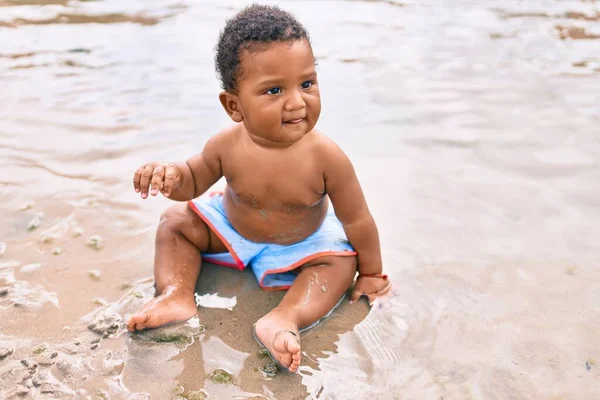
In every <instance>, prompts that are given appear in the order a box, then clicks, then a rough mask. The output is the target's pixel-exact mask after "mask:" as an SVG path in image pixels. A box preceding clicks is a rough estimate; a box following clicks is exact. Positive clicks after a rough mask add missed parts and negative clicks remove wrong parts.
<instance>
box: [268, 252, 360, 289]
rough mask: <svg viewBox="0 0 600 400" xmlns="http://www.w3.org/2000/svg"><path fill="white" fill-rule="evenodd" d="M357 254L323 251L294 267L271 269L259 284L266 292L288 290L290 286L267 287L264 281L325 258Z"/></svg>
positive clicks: (297, 263) (298, 262)
mask: <svg viewBox="0 0 600 400" xmlns="http://www.w3.org/2000/svg"><path fill="white" fill-rule="evenodd" d="M357 254H358V253H357V252H355V251H350V250H342V251H323V252H321V253H315V254H312V255H310V256H308V257H304V258H303V259H301V260H300V261H296V262H295V263H293V264H292V265H288V266H287V267H283V268H278V269H271V270H268V271H266V272H265V273H264V274H263V275H262V277H261V278H260V281H259V282H258V284H259V285H260V287H261V288H262V289H265V290H287V289H289V288H290V286H265V285H263V281H264V280H265V278H266V277H267V275H273V274H281V273H283V272H288V271H291V270H293V269H296V268H298V267H300V266H302V265H304V264H306V263H308V262H310V261H313V260H316V259H317V258H321V257H325V256H337V257H348V256H355V255H357Z"/></svg>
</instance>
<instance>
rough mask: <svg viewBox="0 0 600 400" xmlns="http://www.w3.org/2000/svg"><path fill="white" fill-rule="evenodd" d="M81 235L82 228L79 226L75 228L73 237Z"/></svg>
mask: <svg viewBox="0 0 600 400" xmlns="http://www.w3.org/2000/svg"><path fill="white" fill-rule="evenodd" d="M81 235H83V229H82V228H79V227H77V228H75V229H73V237H79V236H81Z"/></svg>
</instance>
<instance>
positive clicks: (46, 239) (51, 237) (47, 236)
mask: <svg viewBox="0 0 600 400" xmlns="http://www.w3.org/2000/svg"><path fill="white" fill-rule="evenodd" d="M55 238H56V236H54V235H50V234H44V235H42V236H40V243H44V244H47V243H52V241H53V240H54V239H55Z"/></svg>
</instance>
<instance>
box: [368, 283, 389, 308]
mask: <svg viewBox="0 0 600 400" xmlns="http://www.w3.org/2000/svg"><path fill="white" fill-rule="evenodd" d="M391 288H392V283H391V282H390V281H387V284H386V285H385V286H384V287H382V288H381V289H379V290H378V291H376V292H373V293H371V294H368V295H367V297H368V298H369V305H370V306H372V305H373V302H374V301H375V299H376V298H378V297H381V296H385V295H386V294H387V293H388V292H389V291H390V289H391Z"/></svg>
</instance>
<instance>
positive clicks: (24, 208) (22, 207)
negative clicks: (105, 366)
mask: <svg viewBox="0 0 600 400" xmlns="http://www.w3.org/2000/svg"><path fill="white" fill-rule="evenodd" d="M34 205H35V203H34V202H33V201H28V202H27V203H24V204H23V205H22V206H21V207H19V208H17V211H25V210H29V209H30V208H31V207H33V206H34Z"/></svg>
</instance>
